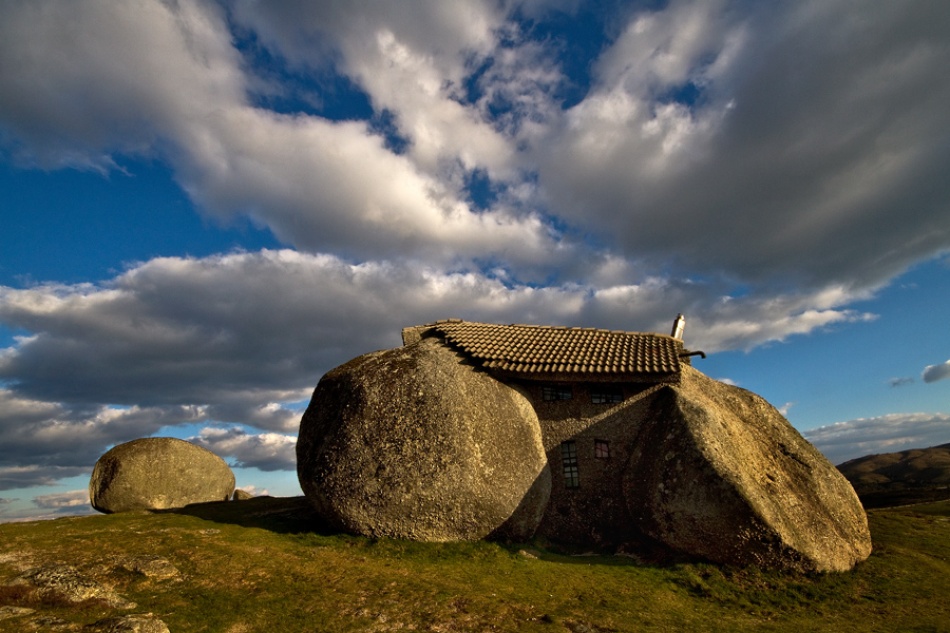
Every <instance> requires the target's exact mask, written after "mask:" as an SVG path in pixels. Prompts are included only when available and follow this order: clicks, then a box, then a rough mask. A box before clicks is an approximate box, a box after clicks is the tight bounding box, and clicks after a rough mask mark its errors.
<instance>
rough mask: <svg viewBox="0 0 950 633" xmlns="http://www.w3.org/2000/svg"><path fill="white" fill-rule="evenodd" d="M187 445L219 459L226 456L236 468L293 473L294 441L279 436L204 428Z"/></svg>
mask: <svg viewBox="0 0 950 633" xmlns="http://www.w3.org/2000/svg"><path fill="white" fill-rule="evenodd" d="M189 441H190V442H193V443H195V444H197V445H198V446H202V447H204V448H207V449H208V450H209V451H211V452H212V453H214V454H216V455H219V456H221V457H230V458H232V459H233V460H234V465H235V466H236V467H238V468H257V469H259V470H263V471H272V470H295V469H296V467H297V456H296V453H295V447H296V446H297V438H296V437H295V436H292V435H281V434H279V433H256V434H255V433H248V432H247V431H245V430H244V429H243V428H241V427H232V428H228V429H220V428H205V429H202V430H201V432H200V433H199V434H198V436H197V437H192V438H190V439H189Z"/></svg>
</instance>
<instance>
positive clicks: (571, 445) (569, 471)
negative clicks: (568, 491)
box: [561, 442, 581, 488]
mask: <svg viewBox="0 0 950 633" xmlns="http://www.w3.org/2000/svg"><path fill="white" fill-rule="evenodd" d="M561 464H562V465H563V468H564V485H565V486H566V487H567V488H579V487H580V485H581V477H580V473H579V472H578V471H577V444H576V443H575V442H562V443H561Z"/></svg>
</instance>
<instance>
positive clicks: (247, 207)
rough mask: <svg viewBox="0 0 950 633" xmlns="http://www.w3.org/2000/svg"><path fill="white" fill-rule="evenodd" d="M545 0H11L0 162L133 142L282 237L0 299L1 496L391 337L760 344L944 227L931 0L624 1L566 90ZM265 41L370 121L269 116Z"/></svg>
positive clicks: (1, 57) (83, 159)
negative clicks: (606, 334)
mask: <svg viewBox="0 0 950 633" xmlns="http://www.w3.org/2000/svg"><path fill="white" fill-rule="evenodd" d="M556 10H563V11H580V10H582V9H581V3H571V2H567V3H559V2H556V3H536V2H526V3H521V2H513V3H498V2H494V1H490V0H485V1H481V2H467V1H464V2H463V1H461V0H459V1H453V2H444V1H441V0H438V1H437V0H413V1H412V2H405V3H399V5H391V4H388V3H378V2H370V1H362V0H361V1H358V2H348V3H334V2H321V3H306V2H300V1H291V2H282V3H260V2H251V1H245V0H234V1H233V2H221V3H218V2H210V1H207V2H206V1H203V0H181V1H179V2H175V3H170V2H162V1H159V0H135V1H134V2H96V1H92V0H58V1H57V0H51V1H49V2H43V3H31V2H8V3H5V4H4V19H3V20H2V21H0V152H2V153H3V155H4V156H5V157H6V156H9V157H11V158H12V159H13V160H15V161H17V162H18V163H19V164H21V165H27V166H37V167H41V168H44V169H53V168H58V167H74V168H81V169H92V170H98V171H100V172H103V173H107V172H109V171H111V170H115V169H118V167H117V165H119V164H120V163H121V160H122V159H123V158H125V157H129V156H134V157H148V158H150V159H154V160H156V161H160V162H162V163H163V164H166V165H168V166H169V168H170V169H171V171H172V172H173V174H174V177H175V179H176V181H177V182H178V183H179V184H180V185H181V186H182V187H183V188H184V190H185V191H186V192H187V194H188V195H189V196H190V199H191V200H192V201H193V202H194V203H195V206H196V208H198V210H199V211H201V212H202V213H204V214H205V215H207V216H211V217H214V218H217V219H219V220H222V221H224V222H227V221H229V220H231V219H233V218H235V217H239V216H241V217H247V218H250V219H251V220H252V221H253V222H254V223H256V224H257V225H260V226H261V227H265V228H267V229H270V230H271V231H272V232H273V233H274V234H275V235H276V236H277V237H278V239H280V240H282V241H283V242H284V243H285V244H288V245H291V246H293V247H295V248H297V249H299V251H302V252H295V251H291V250H282V251H264V252H261V253H232V254H227V255H219V256H215V257H207V258H204V259H193V258H176V257H168V258H158V259H153V260H151V261H147V262H144V263H140V264H137V265H134V266H133V267H131V268H130V269H129V270H127V271H126V272H125V273H123V274H120V275H118V276H116V277H115V278H114V279H112V280H110V281H108V282H106V283H104V284H99V285H91V284H90V285H72V286H65V285H56V284H40V285H35V286H32V287H28V288H19V289H14V288H0V322H2V323H3V324H4V325H6V326H8V327H10V328H13V329H15V330H18V331H20V330H22V331H25V332H26V334H25V335H24V336H21V337H20V338H19V339H18V340H16V341H15V342H14V343H13V344H12V346H11V347H9V348H8V349H5V350H0V385H2V391H0V399H2V404H3V405H4V406H3V407H0V483H2V484H3V485H4V486H7V487H14V486H16V485H35V484H40V483H48V482H50V481H53V480H55V478H56V477H58V476H66V475H67V474H78V473H79V472H82V469H83V468H86V469H88V468H89V467H91V464H92V462H93V461H94V459H95V457H96V456H97V455H98V454H100V453H101V450H102V449H104V448H105V447H106V446H108V445H109V444H111V443H115V442H117V441H124V440H125V439H131V438H132V437H137V436H145V435H149V434H151V433H154V432H156V431H157V430H158V429H159V428H162V427H163V426H174V425H179V424H186V423H187V424H212V423H234V424H241V425H244V428H245V429H259V430H262V431H264V432H266V433H265V435H262V436H260V437H270V436H271V435H272V436H274V438H281V437H283V438H286V437H289V436H288V435H285V434H286V433H289V432H292V431H293V429H294V428H295V426H296V422H297V420H298V419H299V418H298V416H299V412H296V411H295V410H294V408H293V406H292V404H291V403H293V402H297V401H300V400H304V399H306V398H307V397H308V396H309V394H310V392H311V390H312V389H313V386H314V385H315V384H316V381H317V380H318V378H319V377H320V375H321V374H322V373H323V372H324V371H326V370H327V369H329V368H331V367H333V366H334V365H336V364H339V363H340V362H343V361H345V360H348V359H349V358H351V357H352V356H355V355H356V354H359V353H363V352H366V351H369V350H372V349H378V348H384V347H391V346H393V345H396V344H398V342H399V336H398V335H399V330H400V328H401V327H403V326H405V325H411V324H417V323H424V322H428V321H432V320H435V319H438V318H444V317H449V316H457V317H463V318H468V319H480V320H486V321H496V322H515V321H517V322H537V323H552V324H566V325H578V324H582V325H590V326H598V327H607V328H611V329H637V330H655V331H662V332H665V331H668V328H669V325H670V321H671V319H672V317H673V316H674V315H675V314H676V313H678V312H685V313H687V314H688V315H689V325H688V328H687V344H688V345H690V346H691V347H693V348H699V349H704V350H705V351H707V352H713V351H717V350H726V349H748V348H751V347H754V346H756V345H759V344H762V343H764V342H767V341H776V340H784V339H786V338H788V337H790V336H794V335H796V334H805V333H809V332H813V331H816V330H822V329H825V328H830V327H836V326H840V325H842V324H846V323H851V322H856V321H862V320H867V319H871V318H873V316H872V315H869V314H864V313H862V312H860V311H857V310H854V309H851V308H850V307H849V306H851V305H852V304H853V303H854V302H855V301H857V300H858V299H864V298H868V297H869V296H871V295H872V294H873V292H874V291H875V290H877V289H879V288H881V287H883V286H884V285H885V284H886V283H887V282H888V281H889V280H890V279H891V278H892V277H893V276H894V275H896V274H898V273H900V272H902V271H903V270H904V269H906V267H907V266H908V265H910V264H911V263H913V262H916V261H920V260H923V259H926V258H928V257H931V256H933V255H934V254H936V253H938V252H941V251H946V249H948V248H950V214H948V213H946V210H947V209H946V201H947V200H948V199H950V181H948V180H947V179H946V178H945V177H944V174H943V173H942V170H943V169H944V165H946V164H948V162H950V146H948V145H947V144H946V143H945V142H944V141H943V139H944V136H942V135H941V134H939V133H935V132H934V131H935V130H945V129H947V127H948V124H950V111H948V109H947V108H946V103H947V102H948V101H950V80H948V78H947V77H948V75H947V73H946V72H945V69H946V68H947V67H948V65H950V63H948V62H950V51H948V49H947V47H946V46H945V45H944V42H945V34H946V33H947V32H948V31H950V23H948V20H950V14H948V13H947V12H946V11H944V10H942V7H938V6H936V5H935V4H934V3H931V2H926V1H913V0H910V1H908V2H904V3H902V4H901V5H900V6H899V7H898V6H896V5H895V6H889V7H878V8H876V10H875V11H872V12H869V11H864V10H861V7H859V6H857V5H856V4H855V3H854V2H853V1H852V0H809V1H805V2H798V3H789V4H776V3H770V4H763V5H761V6H759V5H755V6H754V7H753V6H750V5H748V4H740V3H734V2H729V1H728V0H718V1H715V2H707V3H690V2H683V1H678V0H674V1H673V2H668V3H662V5H661V6H660V7H659V8H656V9H651V10H639V9H636V8H634V9H629V10H626V11H624V12H621V13H618V14H616V15H615V16H614V18H615V19H612V20H610V22H611V26H610V28H611V29H612V30H611V32H610V33H609V34H607V35H609V37H608V38H607V39H606V40H605V41H609V44H608V45H607V46H606V47H605V48H604V49H603V50H602V51H599V52H598V53H596V54H595V55H594V56H593V58H592V59H591V63H590V64H586V65H585V64H582V66H584V69H585V70H584V72H585V73H588V74H587V75H585V77H583V78H580V79H581V81H580V83H579V85H581V86H584V87H586V88H588V89H587V90H586V93H585V92H583V90H581V91H580V92H578V93H577V95H576V96H577V98H576V99H573V100H572V101H571V102H570V104H569V107H568V104H565V103H564V102H563V94H564V93H563V88H564V86H565V85H567V84H569V83H571V82H576V81H577V80H578V79H579V78H578V77H568V76H567V72H568V71H567V68H568V66H569V64H567V63H565V60H564V59H563V57H560V55H561V54H562V52H560V51H559V50H558V43H557V41H556V40H557V38H551V37H549V36H548V35H547V34H546V32H545V30H544V28H534V27H537V26H538V25H539V24H540V22H533V23H532V22H530V21H525V20H523V19H522V16H524V15H528V16H531V18H532V19H533V20H536V21H542V20H543V19H544V17H545V15H547V14H546V13H545V12H546V11H556ZM263 49H266V52H267V54H268V55H269V56H270V59H272V61H273V64H274V66H275V70H274V73H275V74H276V75H278V76H286V77H293V78H294V79H295V80H297V84H298V85H302V86H306V87H305V88H303V90H310V91H311V92H312V94H307V95H303V97H304V98H303V101H307V102H308V103H311V104H318V106H319V104H320V103H321V102H322V100H323V99H324V98H325V97H329V96H332V95H330V92H331V89H330V88H327V85H330V84H333V82H334V81H335V80H338V79H345V80H347V81H349V82H350V83H351V84H352V90H353V92H354V93H356V94H357V95H358V96H359V97H361V98H362V97H365V99H366V100H367V102H368V104H369V105H368V109H369V112H367V113H362V114H360V115H359V116H358V117H357V118H355V119H349V120H340V117H333V116H331V115H330V114H328V113H327V112H325V111H324V110H321V108H320V107H313V108H309V109H308V108H300V109H297V110H293V109H291V110H292V111H287V110H280V111H278V110H277V109H270V108H269V107H268V104H269V101H268V98H267V97H268V95H270V96H273V93H274V91H278V92H279V91H280V90H281V89H282V87H281V86H280V84H279V80H275V79H274V78H273V77H271V76H269V75H268V71H265V70H262V69H261V68H259V67H258V65H257V63H256V62H257V61H259V60H257V59H256V57H255V55H256V54H257V53H260V52H262V50H263ZM324 79H326V81H324ZM381 121H384V122H386V125H384V126H382V127H383V128H385V129H381V124H380V122H381ZM394 139H397V140H399V141H400V142H398V143H397V142H394ZM473 179H475V180H477V179H484V180H485V181H486V183H485V188H486V189H487V190H488V191H489V195H486V196H484V197H485V199H484V200H481V201H480V202H478V203H476V202H475V200H474V199H473V198H474V196H473V192H472V187H471V182H472V181H473ZM946 367H947V364H944V365H934V366H931V367H928V368H927V369H926V370H925V374H924V379H925V381H928V382H930V381H933V380H936V379H939V378H942V377H945V376H946V375H947V373H946V372H947V370H946ZM229 433H230V432H229ZM234 433H237V432H236V431H234ZM241 433H244V435H240V434H236V435H234V436H233V437H232V436H227V437H224V436H220V437H219V436H208V437H207V438H205V439H204V440H202V441H204V442H206V443H211V442H217V444H218V445H219V446H221V447H223V446H230V447H231V448H232V449H233V450H234V453H233V454H232V456H233V457H234V458H235V459H237V460H238V461H240V462H241V463H245V462H244V461H242V460H244V459H245V457H246V459H247V462H246V463H259V464H261V465H263V466H268V467H270V466H274V465H277V464H280V463H284V464H286V463H287V462H286V460H284V461H283V462H281V460H282V459H283V457H280V455H284V454H285V453H286V446H284V444H280V442H286V441H285V440H276V439H273V438H271V439H270V440H266V441H274V442H278V444H280V445H281V446H284V448H283V449H281V450H282V451H284V452H283V453H281V452H280V451H277V452H275V453H273V454H270V457H268V453H267V450H269V448H273V447H272V446H269V445H267V444H266V441H265V440H264V439H261V440H252V439H251V438H252V436H253V432H252V431H249V430H248V431H241ZM268 434H269V435H268ZM67 437H68V438H71V441H72V443H73V444H75V446H71V447H70V450H69V451H67V450H65V448H63V440H64V438H67ZM255 441H257V442H259V444H258V445H256V446H252V445H253V442H255ZM252 448H253V450H251V449H252ZM275 450H276V449H275ZM240 455H245V457H240ZM18 456H19V457H18Z"/></svg>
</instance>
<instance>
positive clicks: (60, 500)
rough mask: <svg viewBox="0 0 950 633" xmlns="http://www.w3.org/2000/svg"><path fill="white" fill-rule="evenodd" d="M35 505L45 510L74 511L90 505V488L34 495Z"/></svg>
mask: <svg viewBox="0 0 950 633" xmlns="http://www.w3.org/2000/svg"><path fill="white" fill-rule="evenodd" d="M33 503H34V505H36V506H37V507H38V508H41V509H43V510H57V511H74V510H75V509H76V508H86V507H88V506H89V491H88V490H70V491H69V492H57V493H53V494H48V495H40V496H38V497H34V499H33Z"/></svg>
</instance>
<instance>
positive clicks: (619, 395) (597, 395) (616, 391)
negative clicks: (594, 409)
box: [590, 386, 623, 404]
mask: <svg viewBox="0 0 950 633" xmlns="http://www.w3.org/2000/svg"><path fill="white" fill-rule="evenodd" d="M590 401H591V402H592V403H594V404H616V403H618V402H623V390H622V389H620V387H613V386H597V387H593V388H591V390H590Z"/></svg>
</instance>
